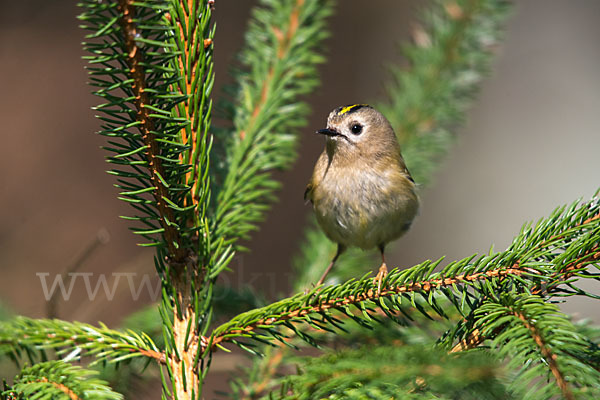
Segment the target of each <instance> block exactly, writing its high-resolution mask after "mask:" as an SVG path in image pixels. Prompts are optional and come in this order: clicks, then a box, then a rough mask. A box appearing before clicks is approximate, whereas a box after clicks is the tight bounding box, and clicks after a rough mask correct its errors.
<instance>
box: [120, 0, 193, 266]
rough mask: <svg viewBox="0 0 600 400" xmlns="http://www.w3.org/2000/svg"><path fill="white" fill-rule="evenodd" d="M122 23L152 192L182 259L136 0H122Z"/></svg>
mask: <svg viewBox="0 0 600 400" xmlns="http://www.w3.org/2000/svg"><path fill="white" fill-rule="evenodd" d="M118 10H119V12H120V13H121V16H120V18H119V24H120V25H121V31H122V35H123V37H124V39H125V52H126V54H127V65H128V66H129V74H128V75H129V77H131V78H132V79H133V82H132V86H131V87H132V89H133V90H132V91H133V93H132V94H133V96H134V105H135V109H136V117H135V118H136V121H137V122H138V123H139V124H138V129H139V131H140V135H141V137H142V140H143V142H144V145H145V146H146V159H147V162H148V163H147V165H148V171H149V173H150V179H151V181H152V184H153V185H154V190H153V192H152V195H153V196H154V199H155V201H156V207H157V208H158V211H159V214H160V216H161V219H160V223H161V226H162V229H163V230H164V237H165V241H166V244H167V247H168V248H169V254H171V255H172V257H173V259H174V260H175V261H176V262H182V261H183V260H184V259H185V258H186V257H187V254H186V253H185V250H184V248H183V246H182V245H181V238H180V237H179V232H178V231H177V228H176V226H174V225H172V224H171V223H169V221H175V217H174V215H173V210H172V208H170V207H169V204H168V203H169V202H172V200H171V199H170V196H169V193H168V190H167V185H168V184H167V183H166V182H165V181H164V180H163V179H162V178H161V177H163V176H166V174H165V171H164V168H163V165H162V164H163V162H162V160H161V158H160V149H159V146H158V142H157V141H156V136H155V134H154V132H155V130H156V127H155V124H154V119H153V118H152V117H151V115H150V114H151V108H150V106H151V103H150V99H149V97H148V92H147V90H148V87H147V84H146V72H145V71H144V66H143V64H144V58H143V52H142V50H141V49H140V48H139V46H138V44H137V42H136V35H139V34H138V29H137V27H136V23H135V21H134V18H135V16H136V15H135V6H134V1H133V0H119V8H118Z"/></svg>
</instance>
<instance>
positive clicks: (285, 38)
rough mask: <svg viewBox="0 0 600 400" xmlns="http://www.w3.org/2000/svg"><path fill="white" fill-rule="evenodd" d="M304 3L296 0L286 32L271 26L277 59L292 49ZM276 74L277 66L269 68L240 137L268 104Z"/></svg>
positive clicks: (241, 137) (244, 135)
mask: <svg viewBox="0 0 600 400" xmlns="http://www.w3.org/2000/svg"><path fill="white" fill-rule="evenodd" d="M303 5H304V0H296V4H295V5H294V9H293V10H292V12H291V13H290V19H289V22H288V29H287V31H286V32H285V34H284V33H283V32H281V30H280V29H279V28H277V27H276V26H272V27H271V29H272V30H273V34H274V35H275V37H276V38H277V50H276V52H275V54H277V60H281V59H283V57H285V55H286V54H287V52H288V51H289V49H290V44H291V42H292V38H293V37H294V35H295V34H296V31H297V30H298V26H299V17H300V9H301V8H302V6H303ZM274 74H275V66H271V67H270V68H269V70H268V71H267V76H266V77H265V79H264V80H263V81H262V86H261V89H260V99H259V100H258V103H256V105H255V106H254V109H253V110H252V114H251V115H250V121H248V125H247V126H246V129H242V130H240V133H239V137H240V139H242V140H244V138H245V137H246V132H248V131H250V130H251V129H252V128H253V126H254V123H255V122H256V117H258V115H259V114H260V111H261V110H262V108H263V107H264V105H265V104H266V102H267V100H268V93H269V86H270V85H271V81H272V80H273V75H274Z"/></svg>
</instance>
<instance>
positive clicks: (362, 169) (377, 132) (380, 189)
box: [304, 104, 419, 261]
mask: <svg viewBox="0 0 600 400" xmlns="http://www.w3.org/2000/svg"><path fill="white" fill-rule="evenodd" d="M318 133H321V134H324V135H326V137H327V138H326V145H325V150H324V151H323V153H322V154H321V156H320V157H319V159H318V161H317V164H316V165H315V169H314V172H313V175H312V178H311V180H310V182H309V184H308V186H307V188H306V192H305V194H304V197H305V199H307V200H310V201H311V203H312V204H313V207H314V210H315V214H316V217H317V221H318V223H319V225H320V226H321V228H322V229H323V231H324V232H325V234H326V235H327V237H328V238H329V239H331V240H332V241H334V242H336V243H338V245H339V246H340V247H339V249H338V255H339V253H341V252H342V251H343V249H344V248H346V247H349V246H353V247H360V248H362V249H370V248H374V247H379V248H380V250H381V252H382V255H383V248H384V247H385V245H386V244H387V243H389V242H390V241H392V240H395V239H397V238H399V237H400V236H402V234H404V233H405V232H406V231H407V230H408V229H409V228H410V225H411V223H412V221H413V219H414V218H415V216H416V215H417V212H418V209H419V198H418V196H417V191H416V186H415V183H414V181H413V179H412V177H411V176H410V172H409V171H408V169H407V168H406V165H405V164H404V160H403V158H402V155H401V154H400V145H399V144H398V140H397V139H396V135H395V134H394V130H393V129H392V126H391V125H390V123H389V122H388V120H387V119H386V118H385V117H384V116H383V115H382V114H381V113H380V112H378V111H377V110H375V109H374V108H372V107H370V106H368V105H365V104H355V105H351V106H345V107H339V108H336V109H335V110H333V111H332V112H331V113H330V114H329V118H328V119H327V128H326V129H321V130H319V131H318ZM336 258H337V257H336ZM334 261H335V260H334Z"/></svg>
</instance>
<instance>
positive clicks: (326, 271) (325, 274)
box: [317, 243, 345, 286]
mask: <svg viewBox="0 0 600 400" xmlns="http://www.w3.org/2000/svg"><path fill="white" fill-rule="evenodd" d="M344 250H345V248H344V246H342V245H341V244H339V243H338V247H337V251H336V252H335V256H333V259H332V260H331V262H330V263H329V265H328V266H327V269H326V270H325V272H323V275H322V276H321V279H319V282H317V286H319V285H322V284H323V281H325V278H326V277H327V274H328V273H329V271H331V268H333V266H334V264H335V262H336V261H337V259H338V257H339V256H340V254H342V253H343V252H344Z"/></svg>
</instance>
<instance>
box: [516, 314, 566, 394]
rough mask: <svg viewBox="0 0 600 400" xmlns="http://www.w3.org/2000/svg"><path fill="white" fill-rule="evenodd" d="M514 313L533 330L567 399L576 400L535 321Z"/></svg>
mask: <svg viewBox="0 0 600 400" xmlns="http://www.w3.org/2000/svg"><path fill="white" fill-rule="evenodd" d="M512 314H513V315H514V316H515V317H517V318H518V319H520V320H521V321H523V325H525V327H526V328H527V329H528V330H529V331H530V332H531V337H532V338H533V340H534V341H535V344H536V345H537V346H538V348H539V350H540V353H541V354H542V357H544V360H545V361H546V363H547V364H548V368H550V371H552V375H554V378H555V379H556V384H557V385H558V387H559V388H560V390H561V392H562V394H563V396H564V397H565V399H566V400H575V397H574V396H573V393H572V392H571V389H569V386H568V385H567V381H566V380H565V377H564V375H563V374H562V372H561V371H560V369H559V368H558V365H557V364H556V355H555V354H552V351H551V350H550V349H549V348H548V347H547V346H546V344H545V343H544V339H543V338H542V336H541V335H540V333H539V332H538V330H537V328H536V327H535V322H534V321H531V320H530V319H529V318H527V316H526V315H525V314H523V313H521V312H518V311H513V313H512Z"/></svg>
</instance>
